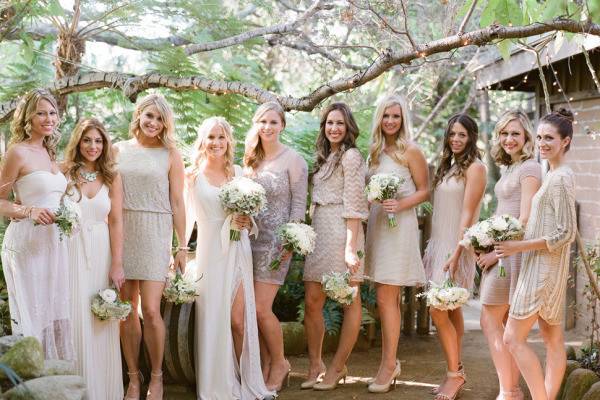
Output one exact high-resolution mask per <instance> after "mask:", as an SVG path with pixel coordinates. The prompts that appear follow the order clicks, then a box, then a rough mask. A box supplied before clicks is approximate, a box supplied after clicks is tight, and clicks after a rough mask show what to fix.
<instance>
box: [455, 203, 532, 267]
mask: <svg viewBox="0 0 600 400" xmlns="http://www.w3.org/2000/svg"><path fill="white" fill-rule="evenodd" d="M523 234H524V232H523V225H522V224H521V222H520V221H519V220H518V219H516V218H515V217H513V216H511V215H508V214H504V215H495V216H493V217H490V218H488V219H486V220H483V221H480V222H478V223H476V224H475V225H473V226H471V227H470V228H468V229H467V230H466V231H465V234H464V236H463V239H462V240H461V241H460V244H461V245H462V246H463V247H465V248H469V247H472V248H473V249H474V250H475V251H476V252H478V253H488V252H490V251H492V250H493V249H494V242H503V241H505V240H519V239H521V238H522V237H523ZM498 267H499V268H498V276H500V277H505V276H506V270H505V269H504V266H503V265H502V259H500V260H498Z"/></svg>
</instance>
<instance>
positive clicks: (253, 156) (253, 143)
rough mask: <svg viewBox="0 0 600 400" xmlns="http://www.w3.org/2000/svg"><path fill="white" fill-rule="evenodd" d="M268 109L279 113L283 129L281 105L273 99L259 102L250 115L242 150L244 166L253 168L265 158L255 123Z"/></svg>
mask: <svg viewBox="0 0 600 400" xmlns="http://www.w3.org/2000/svg"><path fill="white" fill-rule="evenodd" d="M269 111H275V112H276V113H277V115H279V118H281V123H282V124H283V128H284V129H285V123H286V121H285V111H284V110H283V107H281V104H279V103H277V102H275V101H268V102H266V103H263V104H261V106H260V107H258V109H257V110H256V112H255V113H254V116H253V117H252V128H250V130H249V131H248V133H247V134H246V143H245V151H244V166H245V167H246V168H249V169H255V168H256V167H257V166H258V164H260V162H261V161H262V160H264V158H265V149H264V148H263V146H262V143H261V141H260V136H259V135H258V127H257V126H256V124H257V123H258V121H259V120H260V119H261V118H262V116H263V115H265V114H266V113H267V112H269Z"/></svg>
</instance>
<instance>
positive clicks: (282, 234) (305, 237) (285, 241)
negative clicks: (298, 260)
mask: <svg viewBox="0 0 600 400" xmlns="http://www.w3.org/2000/svg"><path fill="white" fill-rule="evenodd" d="M277 236H279V239H280V240H281V245H282V247H283V249H285V250H287V251H293V252H295V253H298V254H302V255H303V256H305V255H307V254H310V253H312V252H313V250H314V249H315V242H316V240H317V234H316V233H315V230H314V229H313V228H312V226H310V225H306V224H302V223H296V222H290V223H287V224H283V225H281V226H280V227H279V228H277ZM280 265H281V255H280V256H279V257H277V258H276V259H275V260H273V261H272V262H271V265H270V266H269V269H270V270H271V271H275V270H277V269H279V266H280Z"/></svg>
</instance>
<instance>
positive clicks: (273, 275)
mask: <svg viewBox="0 0 600 400" xmlns="http://www.w3.org/2000/svg"><path fill="white" fill-rule="evenodd" d="M252 122H253V125H252V128H251V130H250V132H249V133H248V136H247V138H246V150H245V153H244V167H245V173H246V175H248V176H249V177H250V178H252V179H254V180H256V181H257V182H258V183H260V184H261V185H263V186H264V188H265V190H266V192H267V204H268V206H267V209H266V210H265V211H263V212H262V213H261V214H259V215H258V216H257V217H256V224H257V225H258V235H257V236H256V238H254V239H253V240H252V242H251V245H252V259H253V263H254V293H255V296H256V313H257V317H258V328H259V331H260V335H261V362H262V369H263V376H264V378H265V381H266V383H267V388H268V389H269V390H271V391H279V390H280V389H281V387H282V384H283V381H284V380H285V378H286V376H288V374H289V371H290V364H289V362H288V361H287V360H286V359H285V358H284V354H283V336H282V332H281V327H280V325H279V321H278V320H277V317H276V316H275V314H273V310H272V307H273V300H274V299H275V295H276V294H277V291H278V290H279V287H280V286H281V285H282V284H283V281H284V280H285V277H286V275H287V271H288V269H289V261H290V256H291V254H290V253H289V252H284V255H283V262H282V263H281V265H280V267H279V268H278V269H277V270H275V271H271V270H270V268H269V265H270V264H271V261H273V260H274V259H275V258H276V257H278V256H279V255H280V253H281V252H282V249H281V243H280V241H279V239H278V238H277V236H276V233H275V232H276V230H277V227H279V226H280V225H282V224H285V223H287V222H292V221H304V214H305V212H306V188H307V185H308V182H307V181H308V172H307V170H308V168H307V166H306V162H305V161H304V159H303V158H302V157H301V156H300V155H299V154H298V153H297V152H296V151H294V150H292V149H291V148H289V147H287V146H285V145H283V144H282V143H281V141H280V136H281V133H282V132H283V130H284V128H285V113H284V111H283V108H281V106H280V105H279V103H274V102H268V103H264V104H262V105H261V106H260V107H258V109H257V110H256V112H255V113H254V117H253V118H252Z"/></svg>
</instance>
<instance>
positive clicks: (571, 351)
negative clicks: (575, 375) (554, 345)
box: [565, 346, 577, 360]
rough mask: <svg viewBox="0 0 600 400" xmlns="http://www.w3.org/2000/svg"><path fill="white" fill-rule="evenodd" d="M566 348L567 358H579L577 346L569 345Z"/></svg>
mask: <svg viewBox="0 0 600 400" xmlns="http://www.w3.org/2000/svg"><path fill="white" fill-rule="evenodd" d="M565 350H566V351H567V360H576V359H577V353H576V351H575V347H573V346H567V348H566V349H565Z"/></svg>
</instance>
